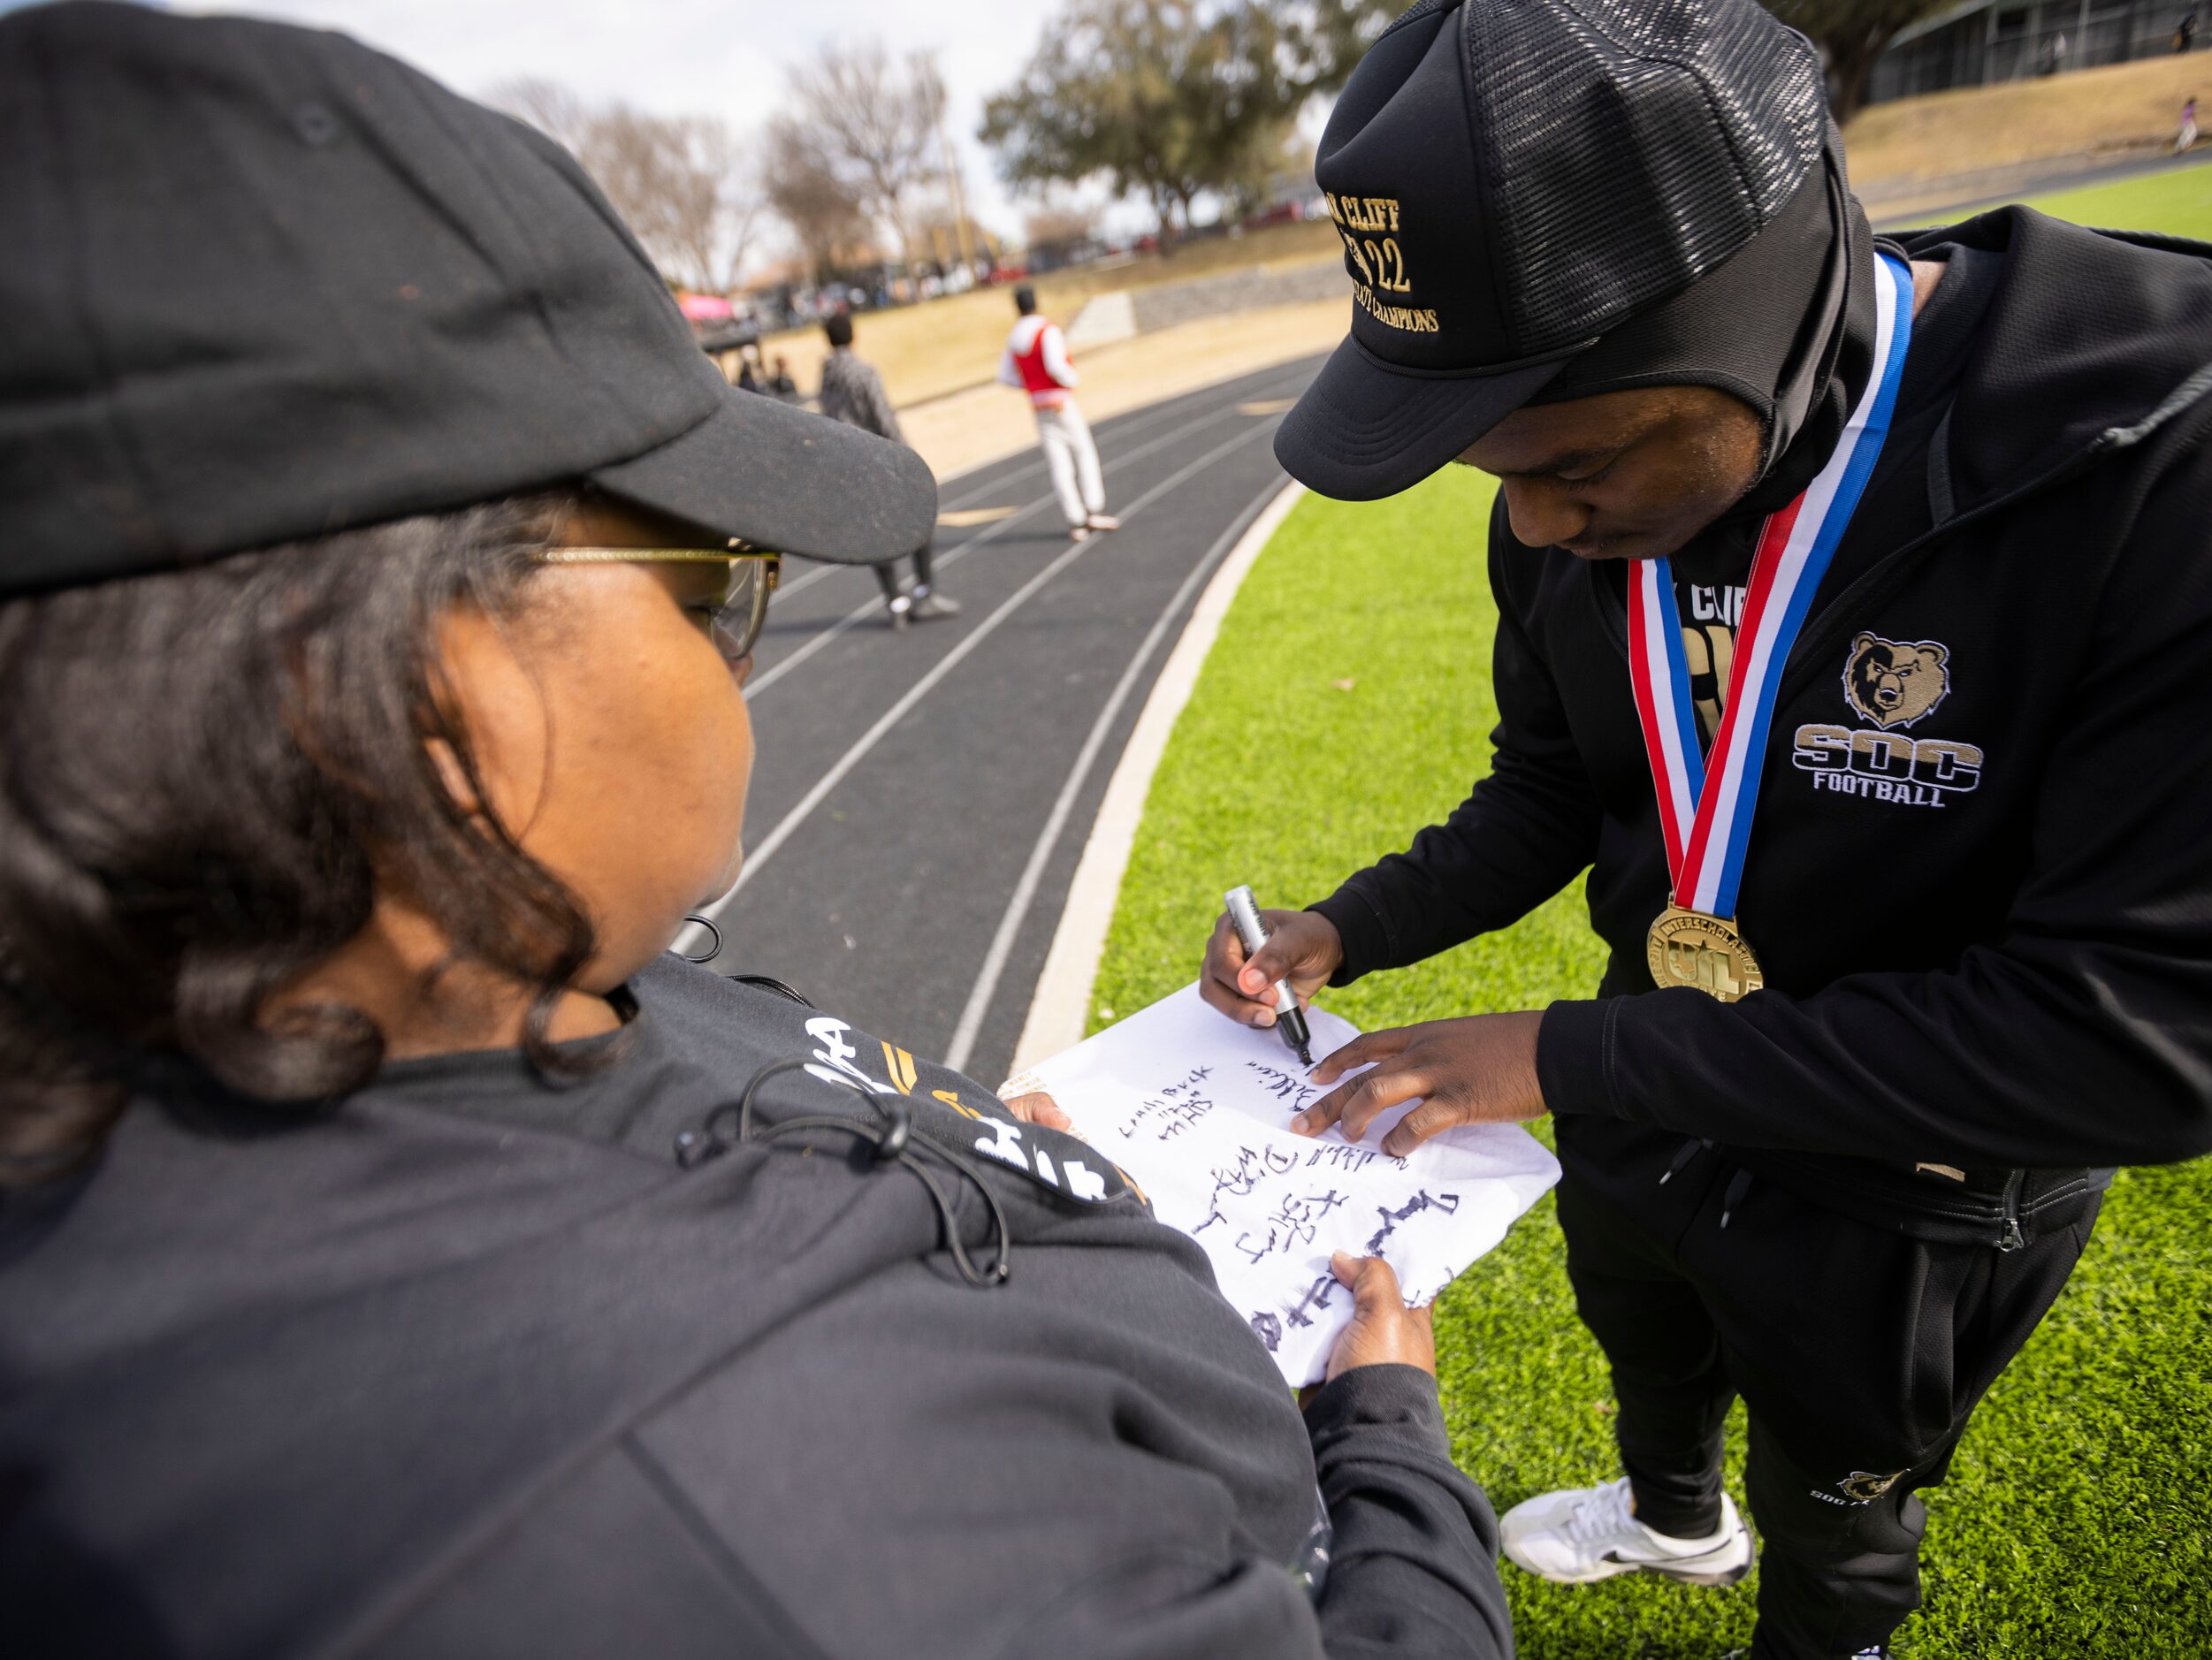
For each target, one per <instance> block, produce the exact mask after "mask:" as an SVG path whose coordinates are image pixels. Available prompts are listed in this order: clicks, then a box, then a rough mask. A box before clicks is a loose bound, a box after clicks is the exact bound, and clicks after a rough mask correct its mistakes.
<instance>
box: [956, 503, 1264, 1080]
mask: <svg viewBox="0 0 2212 1660" xmlns="http://www.w3.org/2000/svg"><path fill="white" fill-rule="evenodd" d="M1282 495H1283V486H1282V485H1281V484H1279V483H1274V484H1269V485H1268V487H1267V488H1266V489H1265V490H1263V491H1261V492H1260V493H1259V494H1258V495H1257V496H1255V497H1254V498H1253V499H1252V502H1251V505H1250V506H1247V507H1246V508H1245V509H1244V511H1243V512H1241V513H1239V514H1238V515H1237V516H1236V517H1235V518H1234V519H1233V520H1232V521H1231V522H1230V524H1229V527H1228V529H1224V531H1223V532H1222V533H1221V535H1220V536H1219V537H1217V538H1216V540H1215V542H1214V544H1213V546H1211V547H1210V548H1208V549H1207V550H1206V556H1205V557H1204V558H1203V559H1201V560H1199V561H1198V563H1197V564H1195V565H1194V566H1192V567H1191V569H1190V574H1189V575H1186V577H1184V578H1183V583H1182V585H1181V586H1180V587H1178V589H1177V590H1175V594H1174V597H1173V598H1171V599H1170V600H1169V601H1168V602H1167V605H1165V607H1164V608H1163V609H1162V611H1161V613H1160V614H1159V617H1158V619H1157V620H1156V621H1154V623H1153V625H1152V628H1151V629H1150V631H1149V632H1148V633H1147V634H1146V636H1144V639H1143V641H1142V642H1141V643H1140V644H1139V645H1138V647H1137V651H1136V654H1135V655H1134V656H1133V657H1132V658H1131V659H1129V666H1128V667H1126V668H1125V669H1124V670H1122V672H1121V679H1120V680H1118V681H1117V682H1115V684H1114V689H1113V691H1112V693H1111V694H1110V695H1109V696H1108V697H1107V699H1106V703H1105V706H1104V707H1103V708H1102V709H1100V711H1099V712H1098V719H1097V720H1095V721H1093V722H1092V723H1091V730H1090V735H1089V736H1088V737H1087V738H1085V739H1084V740H1083V747H1082V748H1081V749H1080V750H1077V751H1076V755H1075V765H1073V766H1072V767H1070V768H1069V769H1068V776H1067V781H1066V782H1064V784H1062V785H1061V786H1060V795H1059V798H1058V799H1057V800H1056V801H1055V802H1054V803H1052V811H1050V812H1049V813H1048V814H1047V815H1046V816H1045V821H1044V828H1043V829H1041V830H1040V831H1038V832H1037V841H1036V844H1035V845H1034V847H1032V848H1031V849H1029V862H1028V863H1027V864H1025V865H1023V866H1022V872H1021V879H1020V880H1019V881H1018V882H1016V883H1015V884H1014V891H1013V893H1012V895H1011V896H1009V898H1008V899H1007V901H1006V910H1005V913H1004V914H1003V916H1001V917H1000V918H999V919H998V931H997V932H996V933H994V934H993V935H992V936H991V946H990V949H989V950H988V951H986V952H985V953H984V954H983V966H982V967H981V968H980V969H979V970H978V971H976V976H975V984H974V986H972V987H971V988H970V989H969V992H968V1001H967V1007H965V1009H962V1010H961V1011H960V1019H959V1023H958V1024H957V1025H955V1026H954V1027H953V1029H952V1043H951V1046H950V1047H949V1048H947V1049H946V1051H945V1056H944V1062H945V1064H946V1065H947V1066H948V1067H950V1068H951V1069H952V1070H954V1071H956V1072H958V1071H963V1070H965V1069H966V1067H967V1064H968V1055H969V1054H970V1053H971V1052H972V1051H973V1049H974V1047H975V1039H976V1034H977V1033H978V1032H980V1031H981V1030H982V1029H983V1017H984V1016H985V1014H986V1013H988V1011H989V1009H990V1006H991V1000H992V998H994V997H995V996H996V995H997V994H998V982H999V979H1000V978H1001V977H1002V976H1003V975H1004V973H1005V972H1006V959H1007V957H1008V956H1011V954H1012V952H1013V949H1014V938H1015V936H1016V935H1017V934H1018V933H1020V932H1021V925H1022V923H1023V922H1024V920H1025V919H1026V918H1027V917H1028V915H1029V908H1030V906H1031V905H1033V904H1034V903H1035V902H1036V898H1037V887H1038V885H1039V884H1040V883H1041V882H1042V881H1043V880H1044V871H1045V864H1046V863H1047V861H1048V860H1049V859H1050V858H1051V857H1052V850H1053V849H1055V848H1056V847H1058V846H1059V845H1060V837H1061V834H1063V833H1064V831H1065V830H1066V829H1067V826H1068V819H1069V817H1070V816H1071V815H1072V813H1073V812H1074V811H1075V801H1076V797H1077V796H1079V795H1080V794H1081V793H1082V790H1083V786H1084V785H1085V784H1086V783H1087V782H1088V781H1089V779H1090V775H1091V768H1092V766H1093V765H1095V764H1096V762H1097V760H1098V755H1099V751H1100V750H1102V749H1104V748H1105V747H1106V734H1107V732H1108V731H1109V730H1110V729H1111V727H1113V724H1114V722H1115V720H1117V719H1118V718H1119V717H1120V714H1121V706H1122V704H1125V703H1126V702H1128V701H1129V694H1130V692H1131V691H1132V690H1133V689H1135V687H1136V684H1137V676H1138V675H1140V674H1142V673H1143V672H1144V667H1145V665H1146V664H1148V663H1149V662H1150V661H1151V660H1152V653H1153V652H1154V651H1157V650H1158V649H1159V645H1160V642H1161V641H1162V640H1163V639H1165V638H1166V637H1167V630H1168V624H1169V623H1170V622H1171V621H1174V619H1175V618H1176V617H1177V616H1178V615H1179V614H1180V613H1181V612H1182V609H1183V606H1184V605H1185V604H1186V603H1187V602H1188V601H1189V599H1190V597H1191V595H1192V594H1193V593H1194V591H1196V590H1197V588H1198V585H1199V583H1201V582H1203V581H1205V580H1206V578H1207V577H1208V576H1209V575H1212V574H1213V568H1214V565H1215V562H1216V561H1217V560H1219V559H1220V558H1221V557H1222V555H1223V554H1224V553H1226V552H1228V551H1229V549H1230V548H1231V547H1232V545H1234V544H1235V543H1236V541H1237V538H1238V537H1240V536H1242V535H1243V534H1244V532H1245V529H1246V527H1247V526H1248V525H1250V524H1251V523H1252V522H1253V521H1254V520H1255V519H1256V518H1258V517H1259V516H1260V514H1262V513H1263V512H1265V511H1266V509H1267V506H1268V504H1269V503H1270V502H1271V501H1275V500H1278V499H1280V498H1281V497H1282Z"/></svg>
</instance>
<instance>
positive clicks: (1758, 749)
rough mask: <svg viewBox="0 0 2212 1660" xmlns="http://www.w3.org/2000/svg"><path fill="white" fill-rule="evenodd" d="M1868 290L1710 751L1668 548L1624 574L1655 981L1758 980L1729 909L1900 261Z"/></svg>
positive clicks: (1736, 990) (1881, 262) (1885, 349)
mask: <svg viewBox="0 0 2212 1660" xmlns="http://www.w3.org/2000/svg"><path fill="white" fill-rule="evenodd" d="M1874 295H1875V305H1874V362H1875V364H1876V365H1877V373H1876V374H1875V376H1874V377H1873V380H1872V381H1870V382H1869V383H1868V385H1867V387H1866V390H1865V392H1863V393H1861V394H1860V397H1859V400H1858V405H1857V407H1856V408H1855V409H1853V410H1852V411H1851V417H1850V422H1849V423H1846V425H1845V426H1844V429H1843V434H1842V438H1840V439H1838V440H1837V443H1836V446H1835V452H1834V454H1832V455H1830V456H1829V457H1828V460H1827V465H1826V466H1824V467H1823V468H1821V469H1820V473H1819V476H1818V477H1817V478H1815V479H1814V480H1813V481H1812V484H1809V485H1807V486H1806V487H1805V492H1804V494H1803V495H1802V496H1799V497H1798V498H1797V499H1796V500H1795V501H1793V502H1791V503H1790V504H1789V506H1786V507H1783V508H1781V510H1780V511H1779V512H1777V513H1775V514H1773V515H1772V516H1770V517H1769V518H1768V519H1767V521H1766V524H1765V525H1763V526H1762V527H1760V529H1759V533H1758V552H1756V553H1754V554H1753V556H1752V559H1751V580H1750V582H1749V583H1748V584H1747V585H1746V587H1745V590H1744V595H1743V623H1742V625H1741V627H1740V628H1739V629H1738V631H1737V634H1736V640H1735V670H1734V673H1733V674H1732V675H1731V682H1732V683H1731V684H1730V686H1729V688H1728V707H1727V709H1726V710H1725V711H1723V712H1722V714H1721V717H1720V730H1719V731H1718V732H1716V733H1714V734H1713V737H1712V753H1711V754H1710V755H1707V754H1705V752H1704V751H1702V750H1700V749H1699V747H1698V743H1697V713H1696V711H1695V708H1694V706H1693V705H1692V704H1691V701H1690V671H1689V667H1688V665H1687V664H1686V663H1685V662H1684V660H1683V657H1682V620H1681V618H1680V617H1679V616H1678V615H1677V614H1676V613H1675V609H1674V572H1673V571H1672V570H1671V569H1670V568H1669V567H1668V565H1667V561H1666V560H1640V561H1638V562H1637V563H1636V566H1635V567H1633V568H1632V570H1631V571H1630V574H1629V576H1628V681H1629V685H1630V688H1631V689H1632V690H1633V691H1634V692H1635V694H1636V720H1637V721H1638V723H1639V724H1640V725H1641V726H1642V727H1643V729H1644V754H1645V755H1646V757H1647V758H1649V759H1650V761H1651V782H1652V785H1653V788H1655V790H1656V792H1657V794H1658V796H1659V833H1660V835H1661V836H1662V838H1663V839H1664V840H1665V841H1666V843H1667V873H1668V874H1669V875H1670V876H1672V877H1673V878H1674V886H1673V889H1672V893H1673V902H1671V903H1670V904H1669V905H1668V906H1667V910H1665V911H1663V912H1662V913H1661V914H1660V916H1659V920H1658V921H1657V922H1654V923H1653V924H1652V925H1651V935H1650V940H1649V944H1648V947H1647V956H1648V959H1649V961H1650V963H1651V980H1652V983H1653V984H1654V985H1656V986H1660V987H1662V988H1666V987H1671V986H1695V987H1696V988H1697V990H1699V991H1701V992H1705V993H1706V994H1708V995H1711V996H1713V997H1717V998H1719V999H1720V1001H1722V1002H1724V1003H1732V1002H1735V1001H1736V1000H1737V999H1738V998H1741V997H1745V996H1748V995H1750V994H1751V993H1753V992H1755V991H1758V989H1759V988H1760V987H1761V986H1763V985H1765V983H1766V977H1765V976H1764V975H1763V974H1762V973H1761V972H1760V971H1759V965H1758V958H1757V957H1755V956H1752V955H1751V948H1750V947H1749V946H1747V945H1745V944H1744V943H1743V935H1742V934H1741V933H1738V932H1737V931H1736V927H1735V922H1734V920H1733V918H1735V903H1736V894H1737V891H1738V889H1739V887H1741V885H1742V883H1743V856H1744V850H1745V848H1746V846H1747V845H1748V844H1749V842H1750V841H1751V815H1752V810H1753V809H1754V808H1755V807H1756V806H1757V805H1758V784H1759V773H1760V771H1761V769H1762V768H1763V766H1764V765H1765V761H1766V734H1767V728H1768V727H1769V726H1770V725H1771V723H1772V722H1773V714H1774V701H1775V698H1776V697H1777V695H1778V694H1779V693H1780V691H1781V677H1782V666H1783V664H1784V663H1785V662H1786V661H1787V660H1788V659H1789V648H1790V645H1791V643H1793V642H1794V641H1795V640H1796V637H1797V633H1798V630H1799V629H1800V628H1803V627H1804V620H1805V616H1806V614H1807V613H1809V612H1810V611H1811V610H1812V597H1813V595H1814V594H1815V593H1816V592H1817V591H1818V590H1819V586H1820V578H1821V576H1822V575H1823V574H1824V573H1826V571H1827V567H1828V563H1829V561H1830V560H1832V559H1834V556H1835V549H1836V544H1838V543H1840V542H1841V541H1842V539H1843V530H1844V527H1845V526H1847V525H1848V524H1849V523H1850V518H1851V513H1852V510H1853V509H1854V508H1856V507H1857V506H1858V499H1859V496H1860V494H1861V492H1863V491H1865V487H1866V480H1867V477H1868V476H1869V475H1870V474H1872V473H1873V469H1874V459H1875V457H1876V456H1877V455H1879V454H1880V452H1881V444H1882V439H1883V438H1885V437H1886V436H1887V435H1888V430H1889V416H1890V412H1891V410H1892V409H1894V408H1895V405H1896V401H1897V386H1898V384H1899V382H1901V381H1902V380H1903V378H1904V360H1905V347H1906V344H1907V342H1908V340H1909V339H1910V338H1911V331H1912V274H1911V270H1909V269H1908V268H1907V267H1906V266H1905V264H1904V263H1903V261H1901V260H1897V259H1894V258H1892V257H1891V256H1890V255H1887V254H1881V255H1876V256H1875V260H1874Z"/></svg>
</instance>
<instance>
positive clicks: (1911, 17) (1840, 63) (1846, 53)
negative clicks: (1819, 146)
mask: <svg viewBox="0 0 2212 1660" xmlns="http://www.w3.org/2000/svg"><path fill="white" fill-rule="evenodd" d="M1764 4H1765V5H1766V9H1767V10H1768V11H1772V12H1773V14H1774V15H1775V16H1776V17H1778V18H1780V19H1781V20H1782V21H1783V22H1785V23H1787V24H1789V26H1790V27H1792V28H1795V29H1802V30H1804V33H1805V34H1806V35H1807V36H1809V37H1810V38H1811V40H1812V43H1813V44H1814V45H1816V46H1818V47H1819V49H1820V52H1821V56H1822V57H1824V58H1826V59H1827V77H1828V108H1829V109H1830V110H1833V111H1834V115H1835V118H1836V120H1837V121H1838V122H1839V123H1840V122H1843V121H1848V120H1850V118H1852V117H1853V116H1855V115H1857V113H1858V111H1859V109H1860V106H1861V105H1863V104H1864V103H1865V102H1866V80H1867V77H1868V76H1869V75H1871V74H1873V72H1874V60H1875V59H1876V58H1878V57H1880V56H1881V55H1882V50H1883V49H1884V48H1885V47H1887V46H1888V44H1889V42H1891V41H1892V40H1894V39H1895V38H1896V35H1897V33H1898V31H1899V30H1901V29H1906V28H1910V27H1911V26H1912V25H1913V24H1915V23H1918V21H1920V19H1923V18H1926V17H1933V16H1934V14H1935V13H1936V12H1938V11H1948V10H1949V8H1950V7H1951V6H1952V4H1955V0H1764Z"/></svg>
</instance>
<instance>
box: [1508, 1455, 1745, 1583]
mask: <svg viewBox="0 0 2212 1660" xmlns="http://www.w3.org/2000/svg"><path fill="white" fill-rule="evenodd" d="M1498 1533H1499V1543H1500V1544H1501V1545H1503V1546H1504V1547H1505V1551H1506V1555H1507V1556H1509V1557H1512V1558H1513V1559H1514V1562H1515V1563H1516V1564H1517V1565H1520V1566H1521V1567H1522V1568H1523V1569H1525V1570H1527V1571H1528V1572H1530V1573H1533V1574H1535V1575H1536V1576H1537V1578H1538V1579H1543V1580H1552V1582H1553V1583H1554V1584H1557V1585H1591V1584H1595V1583H1596V1582H1597V1581H1598V1580H1609V1579H1611V1578H1613V1575H1614V1574H1616V1573H1633V1572H1636V1570H1637V1569H1639V1568H1641V1569H1644V1571H1646V1572H1651V1573H1664V1574H1665V1575H1666V1576H1667V1578H1668V1579H1670V1580H1682V1582H1683V1583H1684V1584H1685V1585H1734V1584H1735V1582H1736V1581H1737V1580H1741V1579H1742V1578H1743V1576H1744V1575H1745V1574H1747V1573H1749V1572H1751V1559H1752V1556H1753V1551H1752V1549H1751V1529H1750V1528H1748V1527H1744V1525H1743V1518H1742V1517H1740V1516H1738V1515H1737V1514H1736V1513H1735V1504H1733V1503H1732V1502H1731V1501H1730V1500H1729V1498H1728V1495H1727V1494H1725V1493H1723V1494H1722V1495H1721V1496H1720V1530H1719V1531H1718V1532H1716V1533H1712V1534H1707V1535H1706V1536H1705V1538H1703V1539H1675V1538H1672V1537H1670V1536H1669V1535H1667V1534H1662V1533H1654V1532H1653V1531H1652V1530H1651V1528H1649V1527H1645V1526H1644V1524H1643V1523H1642V1522H1640V1521H1638V1520H1636V1516H1635V1514H1634V1512H1631V1511H1630V1509H1629V1498H1628V1477H1626V1476H1625V1475H1624V1476H1622V1477H1621V1479H1620V1480H1619V1481H1608V1482H1606V1484H1605V1485H1604V1486H1603V1487H1575V1488H1567V1489H1562V1490H1561V1491H1560V1492H1557V1493H1545V1494H1543V1495H1542V1496H1538V1497H1536V1498H1531V1499H1525V1500H1523V1501H1522V1503H1520V1504H1516V1505H1514V1507H1513V1508H1512V1509H1511V1510H1509V1511H1507V1512H1506V1514H1505V1517H1504V1519H1502V1520H1501V1521H1500V1522H1499V1525H1498Z"/></svg>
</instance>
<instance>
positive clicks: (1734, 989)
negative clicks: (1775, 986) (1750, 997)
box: [1645, 905, 1766, 1003]
mask: <svg viewBox="0 0 2212 1660" xmlns="http://www.w3.org/2000/svg"><path fill="white" fill-rule="evenodd" d="M1645 956H1646V958H1647V960H1648V961H1649V962H1650V963H1651V979H1652V983H1653V984H1655V985H1657V986H1660V987H1662V988H1664V987H1666V986H1695V987H1696V988H1697V990H1699V991H1701V992H1704V993H1705V994H1707V995H1709V996H1712V997H1718V998H1719V999H1720V1001H1722V1002H1724V1003H1732V1002H1735V1001H1736V1000H1737V999H1738V998H1740V997H1743V996H1744V995H1746V994H1749V993H1751V992H1755V991H1757V990H1758V989H1759V987H1761V986H1764V985H1766V976H1765V975H1764V974H1762V973H1760V972H1759V966H1758V958H1757V957H1755V956H1752V955H1751V947H1750V946H1748V945H1746V944H1744V943H1743V935H1742V934H1740V933H1737V932H1736V931H1735V924H1734V923H1733V922H1730V921H1728V919H1727V918H1722V917H1708V916H1706V915H1705V912H1704V911H1702V910H1683V909H1682V907H1681V906H1680V905H1669V906H1667V909H1666V910H1662V911H1661V912H1659V920H1658V921H1657V922H1655V923H1653V924H1652V925H1651V936H1650V940H1649V942H1648V944H1647V945H1646V947H1645Z"/></svg>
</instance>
